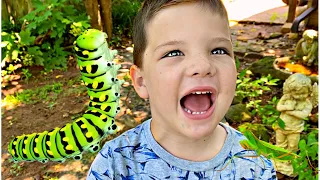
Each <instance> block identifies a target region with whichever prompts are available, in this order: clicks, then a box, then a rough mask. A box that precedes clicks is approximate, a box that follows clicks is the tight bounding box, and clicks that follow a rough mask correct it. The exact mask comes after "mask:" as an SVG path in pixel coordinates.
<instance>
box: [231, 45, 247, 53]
mask: <svg viewBox="0 0 320 180" xmlns="http://www.w3.org/2000/svg"><path fill="white" fill-rule="evenodd" d="M233 51H234V53H235V54H245V53H246V51H247V48H246V47H245V46H238V47H234V48H233Z"/></svg>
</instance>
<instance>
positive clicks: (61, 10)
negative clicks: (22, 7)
mask: <svg viewBox="0 0 320 180" xmlns="http://www.w3.org/2000/svg"><path fill="white" fill-rule="evenodd" d="M80 2H81V0H72V1H67V0H46V1H41V0H33V1H32V6H33V7H34V10H33V11H31V12H30V13H29V14H27V15H26V16H24V17H22V18H21V19H20V21H21V22H23V25H21V26H20V29H17V28H15V27H16V26H17V24H15V23H14V22H11V26H12V27H10V23H8V22H6V23H5V25H6V26H5V28H6V29H5V30H7V32H6V31H3V32H2V39H3V40H2V43H1V47H2V54H3V55H2V67H9V64H12V63H13V64H15V63H20V64H22V65H23V66H32V65H40V66H44V67H45V69H46V70H50V69H54V68H66V66H67V58H66V57H67V56H68V55H69V54H70V52H69V51H67V50H69V49H71V48H68V46H70V45H72V43H73V41H74V40H75V36H77V35H78V34H79V32H80V31H82V30H85V29H87V28H89V27H90V25H89V19H88V18H87V16H86V14H85V13H82V12H85V10H84V6H83V5H82V6H79V5H77V6H75V5H73V4H77V3H80ZM80 4H81V3H80ZM19 30H20V31H19Z"/></svg>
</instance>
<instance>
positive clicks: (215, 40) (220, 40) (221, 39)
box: [211, 37, 231, 43]
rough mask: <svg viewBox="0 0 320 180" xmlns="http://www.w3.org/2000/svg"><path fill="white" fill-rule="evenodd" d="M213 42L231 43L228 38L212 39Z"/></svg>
mask: <svg viewBox="0 0 320 180" xmlns="http://www.w3.org/2000/svg"><path fill="white" fill-rule="evenodd" d="M211 41H213V42H223V41H226V42H230V43H231V40H230V39H228V38H225V37H214V38H212V39H211Z"/></svg>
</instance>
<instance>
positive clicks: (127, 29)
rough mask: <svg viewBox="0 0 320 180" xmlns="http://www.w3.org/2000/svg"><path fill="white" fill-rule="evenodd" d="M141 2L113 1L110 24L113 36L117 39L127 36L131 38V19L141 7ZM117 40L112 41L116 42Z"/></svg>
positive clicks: (134, 0)
mask: <svg viewBox="0 0 320 180" xmlns="http://www.w3.org/2000/svg"><path fill="white" fill-rule="evenodd" d="M141 3H142V0H113V1H112V21H113V22H112V23H113V29H114V30H113V31H114V34H115V35H116V36H118V37H122V36H123V35H128V37H131V34H132V27H133V17H135V16H136V14H137V12H138V10H139V8H140V7H141ZM116 40H117V39H113V41H116Z"/></svg>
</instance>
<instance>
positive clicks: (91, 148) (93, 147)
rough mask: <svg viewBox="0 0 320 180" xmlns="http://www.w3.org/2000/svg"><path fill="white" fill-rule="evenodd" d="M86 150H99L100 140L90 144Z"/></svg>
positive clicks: (92, 151)
mask: <svg viewBox="0 0 320 180" xmlns="http://www.w3.org/2000/svg"><path fill="white" fill-rule="evenodd" d="M88 150H89V152H91V153H95V152H97V151H99V150H100V142H97V143H96V144H93V145H91V146H90V147H89V149H88Z"/></svg>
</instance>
